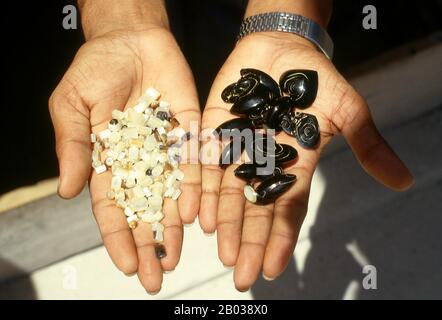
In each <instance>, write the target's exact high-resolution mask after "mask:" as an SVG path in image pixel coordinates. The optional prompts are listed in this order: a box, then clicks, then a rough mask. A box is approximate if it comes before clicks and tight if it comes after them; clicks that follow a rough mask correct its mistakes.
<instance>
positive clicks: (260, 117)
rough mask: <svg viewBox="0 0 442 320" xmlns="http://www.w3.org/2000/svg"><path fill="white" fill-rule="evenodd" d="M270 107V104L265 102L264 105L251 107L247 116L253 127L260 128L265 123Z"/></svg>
mask: <svg viewBox="0 0 442 320" xmlns="http://www.w3.org/2000/svg"><path fill="white" fill-rule="evenodd" d="M270 109H271V106H270V105H268V104H266V105H264V106H261V107H258V108H255V109H253V110H252V111H251V112H250V113H249V114H247V117H248V118H249V120H250V121H252V124H253V125H254V126H255V128H262V127H263V126H264V125H265V124H266V119H267V113H268V112H269V110H270Z"/></svg>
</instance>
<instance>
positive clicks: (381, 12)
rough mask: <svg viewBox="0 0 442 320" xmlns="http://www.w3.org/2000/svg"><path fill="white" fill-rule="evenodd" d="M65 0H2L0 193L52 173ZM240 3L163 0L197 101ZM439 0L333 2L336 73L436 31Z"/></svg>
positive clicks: (230, 38) (234, 26)
mask: <svg viewBox="0 0 442 320" xmlns="http://www.w3.org/2000/svg"><path fill="white" fill-rule="evenodd" d="M70 3H71V4H72V3H74V2H73V1H61V0H58V1H14V2H12V1H8V2H4V3H2V6H3V12H2V18H1V24H2V27H1V33H2V35H1V39H2V43H3V45H2V50H1V52H2V59H1V65H2V67H1V71H2V78H3V80H4V82H3V85H2V94H1V114H2V125H1V126H0V132H1V145H2V150H1V163H0V167H1V171H0V172H1V176H0V194H1V193H3V192H6V191H8V190H12V189H14V188H16V187H19V186H22V185H25V184H31V183H35V182H37V181H39V180H41V179H44V178H49V177H54V176H56V175H57V174H58V166H57V160H56V156H55V151H54V136H53V130H52V125H51V122H50V117H49V114H48V111H47V100H48V97H49V95H50V94H51V92H52V90H53V89H54V88H55V86H56V85H57V82H58V81H59V80H60V78H61V77H62V75H63V73H64V71H65V70H66V69H67V68H68V66H69V64H70V62H71V61H72V59H73V57H74V55H75V52H76V51H77V49H78V48H79V47H80V46H81V44H82V42H83V37H82V34H81V30H69V31H68V30H64V29H63V27H62V19H63V17H64V15H63V14H62V8H63V6H64V5H66V4H70ZM244 4H245V1H234V0H225V1H221V0H217V1H214V0H211V1H204V0H192V1H190V0H189V1H183V0H174V1H173V0H170V1H168V6H169V15H170V20H171V23H172V28H173V31H174V33H175V34H176V36H177V38H178V42H179V44H180V45H181V47H182V49H183V51H184V53H185V55H186V56H187V58H188V60H189V63H190V65H191V67H192V70H193V71H194V75H195V78H196V82H197V86H198V89H199V93H200V98H201V102H202V105H204V103H203V102H204V100H205V98H206V97H207V93H208V90H209V88H210V85H211V83H212V81H213V78H214V76H215V74H216V72H217V70H218V69H219V67H220V66H221V65H222V63H223V61H224V59H225V58H226V57H227V55H228V54H229V52H230V50H231V49H232V48H233V46H234V43H235V37H236V34H237V30H238V28H239V23H240V21H241V19H242V14H243V9H244ZM366 4H372V5H375V6H376V8H377V11H378V29H377V30H375V31H373V30H370V31H367V30H364V29H363V28H362V24H361V21H362V17H363V14H362V8H363V7H364V5H366ZM441 13H442V1H440V0H430V1H418V0H414V1H399V0H394V1H363V0H359V1H355V0H351V1H350V0H336V1H335V9H334V14H333V18H332V22H331V24H330V28H329V31H330V34H331V36H332V37H333V39H334V41H335V58H334V62H335V64H336V66H337V67H338V69H339V70H341V71H342V72H343V73H344V74H345V73H346V72H347V71H348V70H350V69H351V68H352V67H354V66H356V65H359V64H361V63H363V62H365V61H367V60H368V59H371V58H373V57H376V56H378V55H380V54H382V53H383V52H385V51H387V50H389V49H392V48H395V47H398V46H400V45H401V44H404V43H406V42H410V41H414V40H417V39H420V38H422V37H425V36H426V35H428V34H430V33H431V32H434V31H436V30H438V29H441V27H442V24H441V21H442V20H441Z"/></svg>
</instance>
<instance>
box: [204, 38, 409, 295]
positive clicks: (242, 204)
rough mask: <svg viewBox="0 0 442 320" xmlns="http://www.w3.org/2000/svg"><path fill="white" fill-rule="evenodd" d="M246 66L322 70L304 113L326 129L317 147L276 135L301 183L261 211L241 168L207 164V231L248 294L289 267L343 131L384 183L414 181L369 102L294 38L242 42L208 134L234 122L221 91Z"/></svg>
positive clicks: (220, 80) (223, 73)
mask: <svg viewBox="0 0 442 320" xmlns="http://www.w3.org/2000/svg"><path fill="white" fill-rule="evenodd" d="M241 68H256V69H259V70H262V71H264V72H266V73H268V74H269V75H271V76H272V77H273V78H274V79H276V80H278V79H279V76H280V75H281V74H282V73H283V72H285V71H287V70H289V69H313V70H316V71H317V72H318V76H319V88H318V94H317V98H316V100H315V102H314V104H313V105H312V106H311V107H309V108H308V109H306V110H305V112H307V113H311V114H313V115H315V116H316V117H317V119H318V122H319V126H320V130H321V141H320V145H319V146H318V148H317V149H314V150H307V149H304V148H302V147H301V146H300V145H298V144H297V142H296V140H295V139H294V138H293V137H290V136H288V135H286V134H285V133H280V134H278V135H277V141H278V142H279V143H286V144H291V145H293V146H294V147H295V148H296V149H297V150H298V152H299V158H298V160H297V162H296V163H295V164H294V165H292V166H290V167H287V168H285V171H286V172H287V173H292V174H295V175H296V176H297V178H298V180H297V181H296V182H295V184H294V185H293V186H292V188H291V189H290V190H289V191H287V192H286V193H285V194H283V195H282V196H281V197H280V198H278V199H277V200H276V202H275V203H274V204H269V205H266V206H258V205H254V204H251V203H250V202H246V201H245V198H244V195H243V186H244V184H245V183H244V182H243V181H242V180H240V179H238V178H236V177H235V176H234V173H233V171H234V169H235V168H236V167H237V165H231V166H229V167H228V168H227V169H226V170H225V171H223V170H221V169H219V168H218V166H217V165H216V164H214V165H204V166H203V169H202V189H203V194H202V197H201V205H200V213H199V220H200V223H201V227H202V228H203V230H204V231H205V232H206V233H212V232H214V231H215V230H216V231H217V236H218V254H219V258H220V260H221V261H222V263H223V264H224V265H226V266H235V271H234V281H235V286H236V288H237V289H238V290H240V291H244V290H247V289H249V288H250V287H251V286H252V284H253V283H254V282H255V281H256V279H257V276H258V274H259V272H260V271H261V269H262V270H263V276H264V277H265V278H267V279H274V278H276V277H277V276H279V275H280V274H281V273H282V272H283V270H284V269H285V267H286V266H287V264H288V262H289V259H290V258H291V257H292V254H293V251H294V248H295V244H296V241H297V237H298V234H299V230H300V228H301V224H302V222H303V219H304V216H305V214H306V212H307V204H308V197H309V190H310V184H311V180H312V175H313V172H314V170H315V168H316V165H317V163H318V160H319V156H320V153H321V151H322V150H323V149H324V147H325V146H326V145H327V144H328V143H329V142H330V140H331V138H332V137H333V136H334V135H337V134H343V136H344V137H345V139H346V140H347V142H348V143H349V145H350V146H351V148H352V150H353V152H354V154H355V155H356V157H357V158H358V160H359V162H360V163H361V165H362V166H363V167H364V169H365V170H366V171H367V172H368V173H369V174H370V175H371V176H373V177H374V178H375V179H377V180H378V181H379V182H381V183H383V184H384V185H386V186H388V187H390V188H392V189H394V190H405V189H406V188H408V187H409V186H410V185H411V184H412V181H413V178H412V176H411V174H410V173H409V171H408V169H407V168H406V167H405V166H404V164H403V163H402V162H401V160H400V159H399V158H398V157H397V156H396V155H395V153H394V152H393V151H392V149H391V148H390V147H389V146H388V144H387V142H386V141H385V140H384V139H383V138H382V137H381V135H380V134H379V132H378V130H377V129H376V127H375V125H374V123H373V120H372V118H371V116H370V112H369V109H368V107H367V105H366V103H365V101H364V99H363V98H362V97H361V96H360V95H359V94H358V93H357V92H356V91H355V90H354V89H353V88H352V87H351V86H350V85H349V84H348V82H347V81H346V80H345V79H344V78H343V77H342V76H341V75H340V74H339V73H338V72H337V70H336V69H335V67H334V66H333V64H332V63H331V62H330V61H329V60H328V59H327V58H326V57H325V56H324V55H323V54H322V53H320V52H318V51H317V50H316V49H315V48H314V47H313V45H312V44H311V43H310V42H308V41H307V40H304V39H302V38H300V37H297V36H295V35H291V34H285V33H278V32H275V33H255V34H251V35H248V36H246V37H245V38H243V39H242V40H241V41H240V42H239V43H238V44H237V46H236V48H235V49H234V50H233V52H232V53H231V55H230V56H229V58H228V59H227V61H226V62H225V64H224V66H223V67H222V68H221V70H220V71H219V73H218V76H217V77H216V79H215V82H214V84H213V86H212V89H211V92H210V95H209V98H208V101H207V105H206V107H205V110H204V113H203V120H202V129H203V130H204V129H205V128H216V127H217V126H218V125H220V124H221V123H223V122H224V121H226V120H229V119H231V118H233V117H234V116H233V115H232V114H230V112H229V109H230V107H231V105H229V104H226V103H224V102H223V101H222V99H221V97H220V94H221V92H222V90H223V89H224V88H225V87H226V86H227V85H229V84H230V83H233V82H235V81H237V80H238V78H239V71H240V69H241ZM205 147H206V145H203V146H202V150H204V149H205ZM217 160H218V159H205V160H204V161H205V162H208V161H210V162H211V163H217Z"/></svg>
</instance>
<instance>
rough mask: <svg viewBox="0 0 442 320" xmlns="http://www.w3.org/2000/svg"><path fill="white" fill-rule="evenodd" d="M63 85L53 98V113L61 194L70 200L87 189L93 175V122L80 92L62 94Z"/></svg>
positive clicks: (59, 191) (51, 108) (51, 98)
mask: <svg viewBox="0 0 442 320" xmlns="http://www.w3.org/2000/svg"><path fill="white" fill-rule="evenodd" d="M60 86H61V85H59V87H58V88H57V89H56V90H55V91H54V93H53V94H52V96H51V97H50V99H49V112H50V114H51V119H52V123H53V125H54V130H55V140H56V152H57V157H58V162H59V167H60V178H59V182H58V194H59V195H60V197H62V198H66V199H69V198H73V197H75V196H76V195H78V194H79V193H80V192H81V191H82V190H83V188H84V186H85V184H86V181H87V180H88V177H89V175H90V170H91V165H90V161H91V160H90V159H91V145H90V121H89V110H88V109H87V108H86V107H85V106H84V104H83V102H82V99H81V97H79V96H78V95H77V94H76V90H63V91H62V90H61V89H60ZM61 91H62V92H63V93H61ZM65 92H70V94H64V93H65Z"/></svg>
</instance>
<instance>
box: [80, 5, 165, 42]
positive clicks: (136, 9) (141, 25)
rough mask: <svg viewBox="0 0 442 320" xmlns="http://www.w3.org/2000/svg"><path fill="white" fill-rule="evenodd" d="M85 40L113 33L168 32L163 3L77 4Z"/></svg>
mask: <svg viewBox="0 0 442 320" xmlns="http://www.w3.org/2000/svg"><path fill="white" fill-rule="evenodd" d="M78 5H79V8H80V12H81V21H82V26H83V31H84V35H85V37H86V40H89V39H91V38H94V37H97V36H100V35H102V34H105V33H107V32H110V31H115V30H135V31H136V30H144V29H147V28H150V27H162V28H167V29H168V28H169V21H168V18H167V12H166V7H165V4H164V0H124V1H122V0H78Z"/></svg>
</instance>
